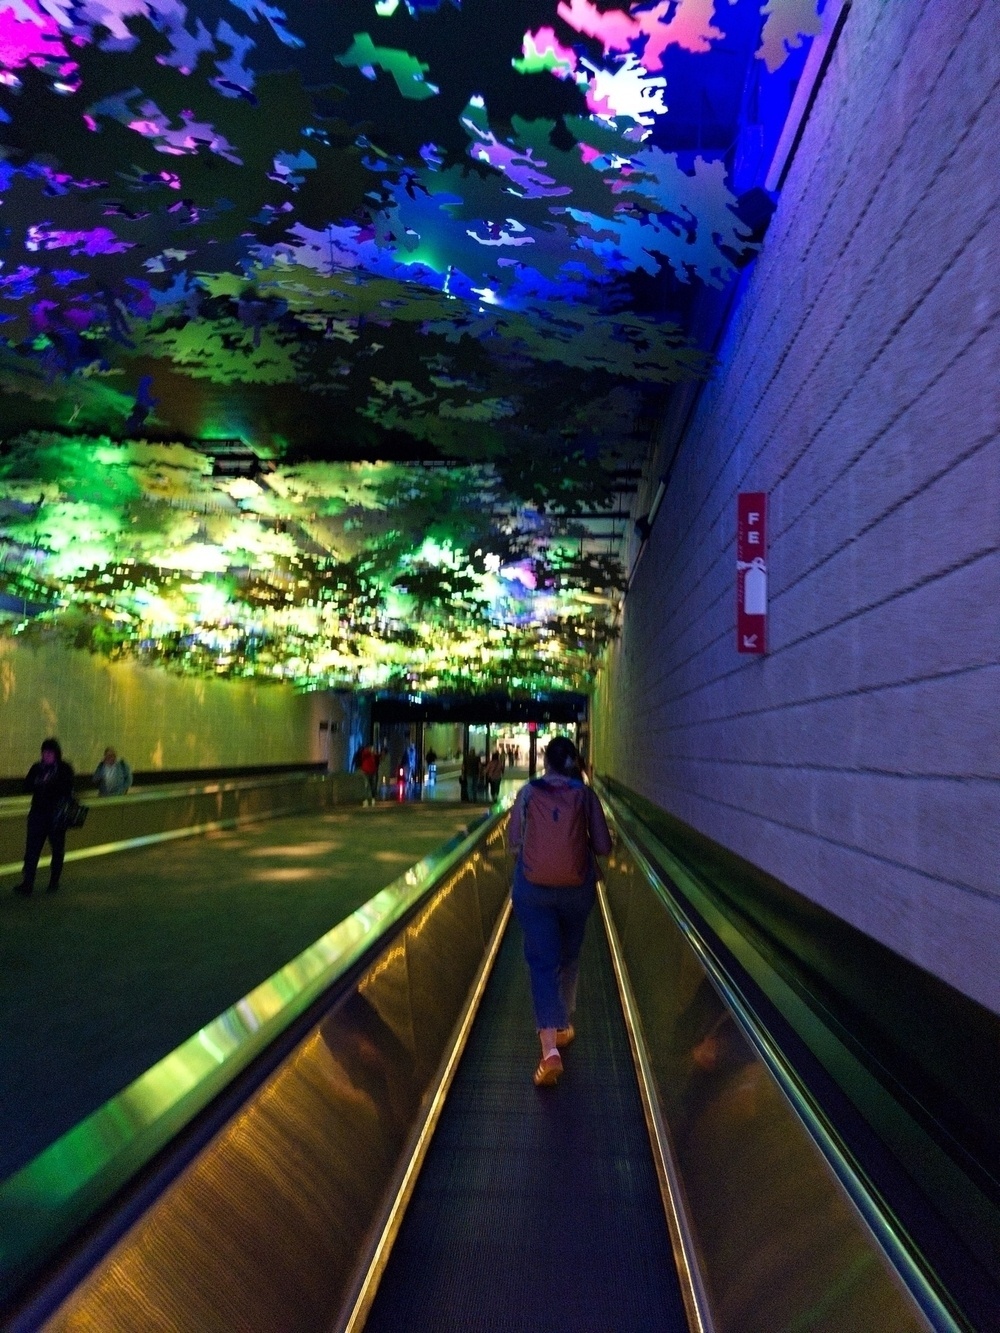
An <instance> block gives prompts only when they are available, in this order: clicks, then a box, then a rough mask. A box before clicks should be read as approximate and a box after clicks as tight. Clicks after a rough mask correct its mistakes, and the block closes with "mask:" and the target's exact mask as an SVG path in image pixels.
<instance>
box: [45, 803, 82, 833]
mask: <svg viewBox="0 0 1000 1333" xmlns="http://www.w3.org/2000/svg"><path fill="white" fill-rule="evenodd" d="M89 814H90V806H89V805H81V804H80V802H79V801H78V800H77V799H76V797H75V796H68V797H67V798H66V800H65V801H63V802H62V804H61V805H58V806H56V812H55V814H54V815H53V817H52V823H53V824H54V826H55V827H56V828H57V829H61V830H62V831H63V832H65V831H66V830H67V829H71V828H83V826H84V824H86V822H87V816H88V815H89Z"/></svg>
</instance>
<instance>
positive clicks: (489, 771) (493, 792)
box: [485, 750, 503, 801]
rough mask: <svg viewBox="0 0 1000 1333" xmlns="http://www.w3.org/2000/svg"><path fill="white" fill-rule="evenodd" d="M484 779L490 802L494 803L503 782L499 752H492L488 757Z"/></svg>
mask: <svg viewBox="0 0 1000 1333" xmlns="http://www.w3.org/2000/svg"><path fill="white" fill-rule="evenodd" d="M485 777H486V783H487V786H488V787H489V789H490V800H491V801H495V800H496V799H497V797H498V796H499V795H500V783H501V781H502V780H503V759H502V758H501V755H500V751H499V750H494V751H493V753H492V754H491V755H490V761H489V763H488V764H487V765H486V771H485Z"/></svg>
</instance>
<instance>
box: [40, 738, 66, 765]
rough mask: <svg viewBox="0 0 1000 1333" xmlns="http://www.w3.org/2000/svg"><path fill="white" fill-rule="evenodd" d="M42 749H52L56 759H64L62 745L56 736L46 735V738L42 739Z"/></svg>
mask: <svg viewBox="0 0 1000 1333" xmlns="http://www.w3.org/2000/svg"><path fill="white" fill-rule="evenodd" d="M42 749H43V750H52V752H53V753H54V754H55V757H56V759H58V760H60V761H61V760H62V746H61V745H60V744H59V742H58V741H57V740H56V738H55V736H46V738H45V740H43V741H42Z"/></svg>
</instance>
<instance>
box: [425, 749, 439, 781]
mask: <svg viewBox="0 0 1000 1333" xmlns="http://www.w3.org/2000/svg"><path fill="white" fill-rule="evenodd" d="M437 775H438V757H437V751H436V750H428V751H427V781H428V782H429V783H430V784H431V786H433V785H434V783H435V782H437Z"/></svg>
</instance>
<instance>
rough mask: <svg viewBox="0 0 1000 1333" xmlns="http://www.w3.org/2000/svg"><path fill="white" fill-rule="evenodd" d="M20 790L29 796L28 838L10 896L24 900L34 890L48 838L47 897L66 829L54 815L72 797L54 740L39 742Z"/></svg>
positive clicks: (69, 774) (55, 883) (58, 870)
mask: <svg viewBox="0 0 1000 1333" xmlns="http://www.w3.org/2000/svg"><path fill="white" fill-rule="evenodd" d="M24 790H25V791H27V792H30V793H31V809H30V810H29V811H28V836H27V839H26V841H25V844H24V869H23V870H22V871H21V882H20V884H16V885H15V886H14V892H15V893H19V894H21V895H22V897H25V898H27V897H28V895H29V894H30V893H31V892H32V891H33V890H34V887H35V871H36V870H37V869H38V858H39V857H40V856H41V854H42V848H43V847H44V846H45V840H46V838H48V840H49V846H50V847H51V848H52V867H51V869H50V870H49V883H48V889H47V892H48V893H55V891H56V889H58V887H59V876H60V875H61V874H62V868H63V858H64V857H65V855H66V829H65V826H59V820H58V819H57V815H58V813H59V811H60V808H61V807H62V806H63V804H64V803H65V802H66V801H68V800H69V799H70V797H71V796H72V795H73V769H72V766H71V765H70V764H67V763H66V762H65V760H64V759H63V757H62V747H61V746H60V744H59V742H58V741H57V740H56V739H55V737H53V736H50V737H48V739H46V740H44V741H42V758H41V762H40V763H37V764H32V765H31V768H30V769H29V770H28V776H27V777H26V778H25V779H24Z"/></svg>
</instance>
